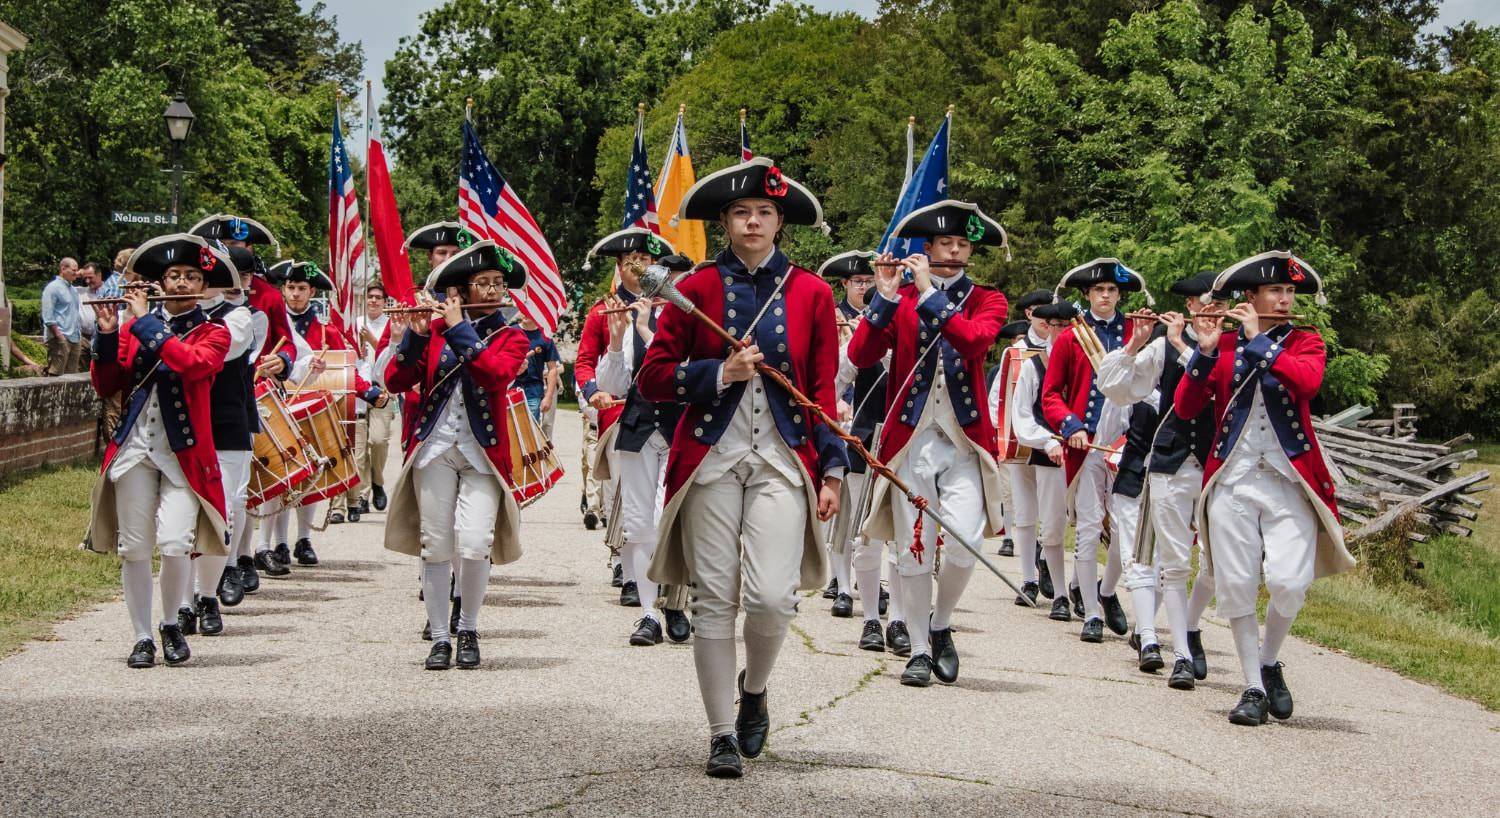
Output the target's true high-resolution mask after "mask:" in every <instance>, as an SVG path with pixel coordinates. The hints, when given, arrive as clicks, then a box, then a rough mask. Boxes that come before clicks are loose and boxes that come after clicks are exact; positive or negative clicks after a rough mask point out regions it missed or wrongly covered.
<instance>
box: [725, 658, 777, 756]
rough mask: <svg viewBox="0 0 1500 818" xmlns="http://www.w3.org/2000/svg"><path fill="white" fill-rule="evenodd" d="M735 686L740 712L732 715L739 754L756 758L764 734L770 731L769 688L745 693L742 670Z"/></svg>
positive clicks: (764, 742) (763, 745)
mask: <svg viewBox="0 0 1500 818" xmlns="http://www.w3.org/2000/svg"><path fill="white" fill-rule="evenodd" d="M736 686H737V687H739V691H740V712H739V713H738V714H737V715H735V717H734V734H735V738H736V739H737V740H738V741H739V745H740V755H742V756H744V757H745V758H756V757H758V756H760V751H761V750H763V749H765V746H766V734H767V733H769V732H770V731H771V712H770V710H768V709H767V707H766V697H767V694H768V693H769V692H770V688H767V689H765V690H762V691H761V692H759V693H746V692H745V671H743V670H742V671H740V678H739V681H738V682H737V683H736Z"/></svg>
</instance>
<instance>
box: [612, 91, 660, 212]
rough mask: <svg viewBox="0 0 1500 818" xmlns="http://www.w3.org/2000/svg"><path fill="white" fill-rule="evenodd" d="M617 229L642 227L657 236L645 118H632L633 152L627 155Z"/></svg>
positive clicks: (654, 198)
mask: <svg viewBox="0 0 1500 818" xmlns="http://www.w3.org/2000/svg"><path fill="white" fill-rule="evenodd" d="M621 227H644V228H646V229H648V230H650V231H651V232H652V233H656V234H657V235H660V234H661V221H660V219H658V218H657V215H656V193H655V192H654V191H653V190H652V185H651V164H650V161H649V160H647V159H646V118H645V115H644V114H637V115H636V118H635V149H634V150H632V151H631V152H630V178H629V179H628V180H627V181H626V183H625V222H624V224H623V225H621Z"/></svg>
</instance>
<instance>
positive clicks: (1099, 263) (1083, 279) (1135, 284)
mask: <svg viewBox="0 0 1500 818" xmlns="http://www.w3.org/2000/svg"><path fill="white" fill-rule="evenodd" d="M1095 284H1114V285H1115V286H1117V287H1119V288H1120V292H1122V293H1129V292H1135V291H1137V290H1139V291H1140V292H1142V293H1145V294H1146V303H1147V304H1155V303H1156V299H1155V298H1152V297H1151V291H1150V290H1148V289H1146V277H1145V276H1143V275H1141V274H1140V273H1137V272H1136V271H1134V270H1132V269H1130V268H1129V267H1126V266H1125V262H1123V261H1120V260H1119V259H1117V258H1096V259H1094V260H1093V261H1088V262H1084V263H1083V264H1080V265H1078V266H1077V267H1074V268H1073V269H1071V270H1069V271H1068V272H1066V273H1064V274H1063V277H1062V281H1059V282H1057V287H1056V288H1055V289H1053V291H1052V292H1053V293H1056V292H1058V291H1059V290H1061V289H1062V288H1064V287H1076V288H1078V289H1080V290H1083V291H1084V292H1087V291H1088V289H1089V288H1090V287H1092V286H1094V285H1095Z"/></svg>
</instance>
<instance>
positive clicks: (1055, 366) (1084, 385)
mask: <svg viewBox="0 0 1500 818" xmlns="http://www.w3.org/2000/svg"><path fill="white" fill-rule="evenodd" d="M1122 321H1123V323H1124V325H1125V331H1124V336H1123V338H1124V340H1123V343H1125V344H1128V343H1130V337H1131V334H1132V333H1131V330H1132V327H1133V324H1134V322H1133V321H1125V320H1123V318H1122ZM1073 329H1074V328H1073V327H1069V328H1067V329H1065V330H1063V331H1062V334H1060V335H1058V336H1057V337H1056V338H1054V339H1052V352H1051V354H1050V355H1049V357H1048V359H1047V375H1046V377H1045V378H1043V379H1042V414H1043V415H1045V417H1046V420H1047V425H1048V426H1051V427H1052V428H1054V429H1058V430H1060V433H1061V434H1062V436H1063V437H1069V436H1071V435H1072V434H1073V432H1075V431H1077V430H1079V429H1082V428H1084V426H1085V424H1084V417H1085V413H1087V412H1088V411H1089V399H1090V396H1091V395H1092V394H1093V390H1094V365H1093V364H1092V363H1090V362H1089V358H1088V355H1086V354H1084V351H1083V347H1082V346H1081V345H1080V344H1079V343H1078V338H1077V336H1075V335H1074V334H1073ZM1101 403H1102V400H1101ZM1095 420H1097V418H1095ZM1090 451H1092V450H1091V449H1075V448H1073V447H1071V446H1068V445H1067V444H1064V445H1063V474H1064V475H1066V480H1067V483H1068V485H1070V486H1071V485H1073V478H1074V477H1076V476H1077V475H1078V470H1079V469H1081V468H1083V461H1084V459H1085V458H1086V457H1088V453H1089V452H1090Z"/></svg>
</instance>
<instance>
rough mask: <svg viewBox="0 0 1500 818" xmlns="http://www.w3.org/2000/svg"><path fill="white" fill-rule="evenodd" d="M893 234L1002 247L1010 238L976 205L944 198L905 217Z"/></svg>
mask: <svg viewBox="0 0 1500 818" xmlns="http://www.w3.org/2000/svg"><path fill="white" fill-rule="evenodd" d="M892 235H895V236H898V237H900V238H903V239H906V238H920V239H930V238H932V237H933V236H963V237H964V238H966V239H968V240H969V243H970V244H973V245H976V246H980V247H984V246H989V247H1004V246H1006V245H1007V244H1008V243H1009V241H1010V239H1009V238H1008V237H1007V236H1006V235H1005V228H1003V227H1001V226H1000V223H999V222H997V221H995V220H994V219H992V218H990V217H989V216H986V215H985V214H984V211H983V210H980V209H979V205H977V204H973V203H972V202H960V201H958V200H957V199H944V200H943V201H941V202H935V203H933V204H930V205H928V206H926V207H919V208H917V209H916V210H913V211H912V212H910V213H908V214H906V218H904V219H902V220H901V221H900V223H898V224H897V225H896V229H895V231H894V232H893V233H892Z"/></svg>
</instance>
